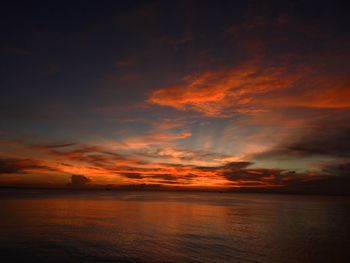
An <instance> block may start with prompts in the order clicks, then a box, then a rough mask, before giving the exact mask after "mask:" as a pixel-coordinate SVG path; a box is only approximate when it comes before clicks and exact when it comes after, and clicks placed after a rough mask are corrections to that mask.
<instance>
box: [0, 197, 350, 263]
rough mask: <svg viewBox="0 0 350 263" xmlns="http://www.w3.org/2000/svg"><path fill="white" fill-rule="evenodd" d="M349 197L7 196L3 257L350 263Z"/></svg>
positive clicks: (2, 212) (1, 208)
mask: <svg viewBox="0 0 350 263" xmlns="http://www.w3.org/2000/svg"><path fill="white" fill-rule="evenodd" d="M349 234H350V201H349V199H348V198H341V197H315V196H291V195H268V194H232V193H231V194H230V193H177V192H127V191H125V192H88V191H78V192H68V191H52V192H50V191H34V190H30V191H29V190H28V191H21V192H20V191H1V192H0V262H4V263H8V262H201V263H202V262H286V263H288V262H350V257H349V256H350V235H349Z"/></svg>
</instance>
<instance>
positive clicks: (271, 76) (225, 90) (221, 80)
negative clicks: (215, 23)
mask: <svg viewBox="0 0 350 263" xmlns="http://www.w3.org/2000/svg"><path fill="white" fill-rule="evenodd" d="M299 78H300V75H299V74H291V73H287V72H286V70H285V69H284V68H283V67H270V68H266V69H262V68H260V67H258V66H257V65H254V64H252V65H250V64H249V63H247V64H246V65H243V66H240V67H235V68H232V69H222V70H217V71H211V72H203V73H200V74H197V75H193V76H189V77H186V78H185V79H184V80H183V81H182V82H183V83H182V84H178V85H174V86H170V87H164V88H160V89H157V90H155V91H154V92H153V93H152V94H151V95H150V97H149V99H148V102H149V103H152V104H156V105H160V106H169V107H174V108H176V109H179V110H194V111H198V112H201V113H203V114H205V115H207V116H225V115H232V113H234V112H259V111H265V110H266V109H265V108H261V107H259V105H255V104H254V100H255V96H256V95H260V94H265V93H269V92H272V91H275V90H280V89H285V88H287V87H290V86H292V85H293V84H295V83H296V82H297V80H298V79H299Z"/></svg>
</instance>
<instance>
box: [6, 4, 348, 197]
mask: <svg viewBox="0 0 350 263" xmlns="http://www.w3.org/2000/svg"><path fill="white" fill-rule="evenodd" d="M347 10H348V9H347V8H346V4H344V3H342V2H329V1H328V2H322V1H241V3H236V2H235V1H218V2H217V1H216V2H215V1H176V2H175V1H174V2H171V3H170V2H165V1H128V2H120V1H107V2H106V3H101V2H97V1H96V2H94V1H92V2H89V3H82V4H78V3H70V4H64V3H62V5H61V6H57V5H54V4H52V3H50V2H48V3H40V2H38V3H35V2H31V3H22V4H19V3H13V4H10V3H9V4H7V6H5V8H3V10H2V14H1V20H2V23H1V27H2V31H1V32H2V45H1V51H2V52H1V62H0V63H1V69H2V78H1V84H0V86H1V97H0V100H1V104H0V116H1V123H0V185H1V186H40V187H91V188H94V187H111V188H113V187H116V188H118V187H126V188H128V187H140V188H155V189H158V188H162V187H164V188H167V187H168V188H172V189H173V188H181V189H187V188H188V189H193V188H196V189H197V188H199V189H231V188H235V189H237V188H244V189H246V188H253V189H257V188H259V189H271V188H272V189H287V190H288V189H289V190H290V191H292V190H293V191H302V192H308V191H311V192H322V193H323V192H325V193H327V192H331V193H342V192H344V191H347V189H349V186H350V185H349V182H350V179H349V178H350V135H349V134H350V87H349V85H350V78H349V76H350V65H349V61H350V48H349V47H350V45H349V44H350V41H349V40H350V37H349V32H348V27H349V24H350V23H349V16H348V14H347V12H346V11H347Z"/></svg>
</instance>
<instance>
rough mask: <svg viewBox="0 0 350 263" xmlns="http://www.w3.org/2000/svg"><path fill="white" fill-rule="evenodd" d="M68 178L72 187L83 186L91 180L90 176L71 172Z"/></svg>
mask: <svg viewBox="0 0 350 263" xmlns="http://www.w3.org/2000/svg"><path fill="white" fill-rule="evenodd" d="M70 179H71V183H70V186H72V187H85V186H86V185H87V184H88V183H90V182H91V179H90V178H88V177H86V176H84V175H79V174H73V175H72V176H71V178H70Z"/></svg>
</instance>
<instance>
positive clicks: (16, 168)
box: [0, 158, 52, 174]
mask: <svg viewBox="0 0 350 263" xmlns="http://www.w3.org/2000/svg"><path fill="white" fill-rule="evenodd" d="M27 170H52V168H50V167H47V166H46V165H43V164H41V163H40V161H37V160H32V159H19V158H0V174H17V173H26V172H27Z"/></svg>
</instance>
